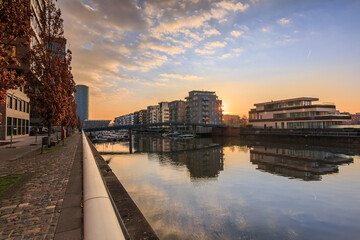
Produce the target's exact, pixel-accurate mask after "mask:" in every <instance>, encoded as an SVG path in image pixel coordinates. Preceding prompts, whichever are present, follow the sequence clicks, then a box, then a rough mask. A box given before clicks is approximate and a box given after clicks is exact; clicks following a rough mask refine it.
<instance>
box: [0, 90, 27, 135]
mask: <svg viewBox="0 0 360 240" xmlns="http://www.w3.org/2000/svg"><path fill="white" fill-rule="evenodd" d="M0 112H1V113H2V120H1V128H0V140H8V139H10V138H11V136H13V137H15V138H16V137H19V136H24V135H28V134H29V126H30V104H29V98H28V97H27V96H26V94H25V93H24V89H23V88H22V87H20V88H18V89H16V90H14V89H11V90H9V91H8V92H7V98H6V104H5V105H2V106H0Z"/></svg>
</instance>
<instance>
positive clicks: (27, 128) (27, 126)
mask: <svg viewBox="0 0 360 240" xmlns="http://www.w3.org/2000/svg"><path fill="white" fill-rule="evenodd" d="M25 133H26V134H29V120H26V130H25Z"/></svg>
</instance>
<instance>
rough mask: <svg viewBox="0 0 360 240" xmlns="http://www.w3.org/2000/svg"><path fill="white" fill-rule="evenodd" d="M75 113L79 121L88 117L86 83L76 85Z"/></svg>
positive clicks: (87, 90) (87, 88) (87, 89)
mask: <svg viewBox="0 0 360 240" xmlns="http://www.w3.org/2000/svg"><path fill="white" fill-rule="evenodd" d="M75 102H76V105H77V106H76V114H77V115H78V116H79V118H80V121H81V123H83V122H84V121H85V120H88V119H89V87H88V86H86V85H76V92H75Z"/></svg>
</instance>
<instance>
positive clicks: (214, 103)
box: [186, 91, 222, 124]
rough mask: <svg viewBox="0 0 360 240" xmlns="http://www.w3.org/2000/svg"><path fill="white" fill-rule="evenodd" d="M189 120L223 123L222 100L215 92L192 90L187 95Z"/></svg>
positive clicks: (187, 116) (193, 121)
mask: <svg viewBox="0 0 360 240" xmlns="http://www.w3.org/2000/svg"><path fill="white" fill-rule="evenodd" d="M186 119H187V122H192V123H205V124H222V101H221V100H219V99H218V97H217V96H216V95H215V92H209V91H191V92H189V96H188V97H186Z"/></svg>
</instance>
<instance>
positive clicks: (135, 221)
mask: <svg viewBox="0 0 360 240" xmlns="http://www.w3.org/2000/svg"><path fill="white" fill-rule="evenodd" d="M87 141H88V142H89V145H90V148H91V151H92V153H93V155H94V158H95V160H96V162H97V164H98V166H99V169H100V173H101V174H102V176H103V177H104V180H105V183H106V186H107V188H108V190H109V192H110V195H111V197H112V199H113V201H114V203H115V205H116V208H117V209H118V212H119V214H120V217H121V219H122V221H123V223H124V225H125V228H126V230H127V232H128V234H129V236H130V239H148V240H157V239H159V238H158V237H157V235H156V233H155V231H154V230H153V229H152V227H151V226H150V224H149V223H148V221H147V220H146V218H145V217H144V215H143V214H142V213H141V211H140V209H139V208H138V207H137V206H136V204H135V202H134V201H133V200H132V199H131V197H130V195H129V193H128V192H127V191H126V189H125V188H124V186H123V185H122V184H121V182H120V181H119V179H118V178H117V177H116V175H115V174H114V173H113V172H112V170H111V168H110V166H109V165H108V164H107V163H106V161H105V160H104V158H103V157H102V156H101V155H100V153H99V152H98V151H97V150H96V148H95V146H94V145H93V143H92V142H91V141H90V139H89V138H88V137H87Z"/></svg>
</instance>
